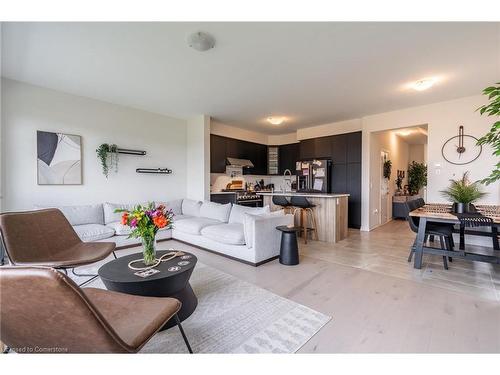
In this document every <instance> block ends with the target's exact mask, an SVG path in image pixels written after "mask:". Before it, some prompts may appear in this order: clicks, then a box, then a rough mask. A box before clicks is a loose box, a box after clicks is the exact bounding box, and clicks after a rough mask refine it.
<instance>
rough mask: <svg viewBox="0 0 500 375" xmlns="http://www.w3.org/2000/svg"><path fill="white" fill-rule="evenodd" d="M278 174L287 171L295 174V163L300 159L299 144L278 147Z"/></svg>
mask: <svg viewBox="0 0 500 375" xmlns="http://www.w3.org/2000/svg"><path fill="white" fill-rule="evenodd" d="M278 154H279V156H278V159H279V174H281V175H282V174H283V173H285V170H287V169H289V170H290V172H292V174H295V162H296V161H297V160H299V159H300V158H301V156H300V143H290V144H288V145H281V146H279V151H278Z"/></svg>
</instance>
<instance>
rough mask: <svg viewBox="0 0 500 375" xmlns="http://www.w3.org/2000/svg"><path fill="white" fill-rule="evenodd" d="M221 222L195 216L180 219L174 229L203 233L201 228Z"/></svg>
mask: <svg viewBox="0 0 500 375" xmlns="http://www.w3.org/2000/svg"><path fill="white" fill-rule="evenodd" d="M217 224H221V222H220V221H219V220H214V219H209V218H207V217H193V218H190V219H185V220H180V221H178V222H176V223H175V224H174V229H175V230H178V231H180V232H185V233H190V234H198V235H199V234H201V230H202V229H203V228H205V227H207V226H209V225H217Z"/></svg>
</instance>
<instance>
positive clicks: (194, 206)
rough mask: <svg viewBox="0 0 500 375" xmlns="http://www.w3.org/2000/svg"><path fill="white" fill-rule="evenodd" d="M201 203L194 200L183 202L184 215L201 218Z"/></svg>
mask: <svg viewBox="0 0 500 375" xmlns="http://www.w3.org/2000/svg"><path fill="white" fill-rule="evenodd" d="M200 207H201V202H200V201H195V200H192V199H183V200H182V214H183V215H189V216H200Z"/></svg>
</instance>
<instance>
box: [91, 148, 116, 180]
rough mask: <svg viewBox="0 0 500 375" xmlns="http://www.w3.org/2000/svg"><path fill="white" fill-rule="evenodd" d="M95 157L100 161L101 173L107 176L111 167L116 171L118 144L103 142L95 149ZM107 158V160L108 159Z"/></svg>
mask: <svg viewBox="0 0 500 375" xmlns="http://www.w3.org/2000/svg"><path fill="white" fill-rule="evenodd" d="M95 151H96V153H97V158H98V159H99V161H100V162H101V167H102V173H103V174H104V175H105V176H106V178H108V175H109V169H110V168H113V169H114V170H115V172H118V146H117V145H114V144H113V145H109V144H107V143H103V144H102V145H100V146H99V147H98V148H97V150H95ZM108 159H109V160H108ZM108 162H109V163H108Z"/></svg>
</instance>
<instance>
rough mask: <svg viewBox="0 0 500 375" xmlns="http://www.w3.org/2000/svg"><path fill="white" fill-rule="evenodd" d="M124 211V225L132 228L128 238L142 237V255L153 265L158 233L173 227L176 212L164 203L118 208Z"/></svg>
mask: <svg viewBox="0 0 500 375" xmlns="http://www.w3.org/2000/svg"><path fill="white" fill-rule="evenodd" d="M115 212H121V213H122V221H121V223H122V224H123V225H127V226H129V227H130V228H131V229H132V232H131V233H130V234H129V236H128V238H140V239H141V242H142V255H143V260H144V264H145V265H146V266H151V265H153V264H155V262H156V233H158V231H159V230H160V229H164V228H165V229H170V228H172V223H173V217H174V214H173V212H172V210H168V209H167V208H166V207H165V206H164V205H162V204H160V205H158V206H155V204H154V203H149V204H148V205H147V206H142V205H137V206H135V207H134V209H133V210H125V209H116V210H115Z"/></svg>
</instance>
